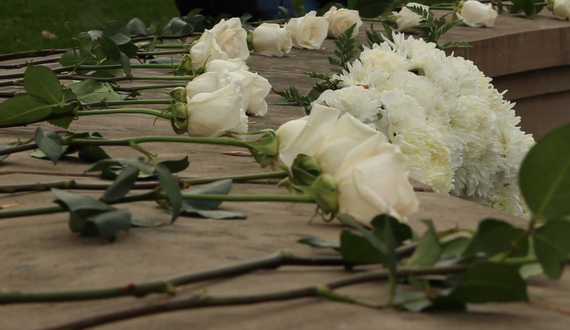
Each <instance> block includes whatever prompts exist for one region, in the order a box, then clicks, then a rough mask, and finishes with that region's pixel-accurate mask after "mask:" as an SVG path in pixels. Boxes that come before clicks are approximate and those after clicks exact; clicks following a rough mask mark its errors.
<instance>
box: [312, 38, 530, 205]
mask: <svg viewBox="0 0 570 330" xmlns="http://www.w3.org/2000/svg"><path fill="white" fill-rule="evenodd" d="M393 37H394V38H393V39H394V42H388V41H387V42H384V43H381V44H379V45H374V46H373V47H372V48H371V49H366V50H364V51H363V52H362V53H361V54H360V57H359V59H358V60H356V61H355V62H353V63H351V64H350V65H349V69H348V71H345V72H343V73H342V74H340V75H335V76H333V79H339V80H340V81H341V83H340V86H341V87H344V88H341V89H338V90H334V91H333V90H328V91H325V92H324V93H322V94H321V95H320V97H319V99H318V100H317V101H316V102H317V103H318V104H321V105H327V106H330V107H336V108H339V109H341V110H342V111H344V112H349V113H351V114H352V115H353V116H355V117H356V118H358V119H359V120H361V121H363V122H364V123H369V124H373V125H375V126H376V129H377V130H379V131H381V132H384V133H385V134H386V136H388V137H389V139H390V141H391V142H392V143H394V144H396V145H399V146H400V147H401V149H402V152H403V154H404V157H405V158H406V162H407V164H408V170H409V171H410V176H411V177H412V178H414V179H417V180H419V181H422V182H424V183H426V184H429V185H430V186H432V187H433V188H434V189H435V190H436V191H438V192H442V193H451V194H452V195H455V196H458V197H462V198H465V199H468V200H472V201H475V202H478V203H480V204H483V205H486V206H491V207H494V208H498V209H500V210H504V211H507V212H509V213H512V214H516V215H522V214H523V209H522V207H521V204H520V202H519V201H520V199H519V189H518V185H517V182H518V178H517V173H518V169H519V166H520V163H521V161H522V158H523V157H524V155H525V154H526V153H527V152H528V150H529V147H530V146H532V145H533V144H534V140H533V138H532V135H530V134H525V133H524V132H523V131H521V129H520V127H518V124H519V122H520V117H517V116H516V114H515V111H514V110H513V104H511V103H510V102H508V101H506V100H504V99H503V95H502V94H501V93H499V92H498V91H497V90H496V89H495V88H494V87H493V85H492V84H491V83H490V81H491V79H490V78H488V77H486V76H485V75H484V74H483V73H482V72H481V71H480V70H479V69H478V68H477V67H476V66H475V65H474V64H473V63H472V62H471V61H468V60H466V59H464V58H462V57H457V56H447V54H445V52H444V51H442V50H439V49H437V48H436V47H435V44H433V43H426V42H424V41H423V40H416V39H414V38H412V37H409V38H405V37H404V35H403V34H394V36H393Z"/></svg>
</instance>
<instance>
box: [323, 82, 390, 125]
mask: <svg viewBox="0 0 570 330" xmlns="http://www.w3.org/2000/svg"><path fill="white" fill-rule="evenodd" d="M317 103H320V104H324V105H326V106H328V107H332V108H337V109H340V110H341V111H342V112H343V113H344V112H348V113H350V114H351V115H353V116H354V117H356V118H357V119H359V120H360V121H361V122H363V123H365V124H370V123H373V124H375V123H376V122H377V121H378V114H379V112H380V107H381V106H382V102H381V101H380V100H379V99H378V98H376V97H375V93H374V92H373V91H372V90H370V89H367V88H365V87H363V86H360V85H358V86H350V87H346V88H342V89H337V90H334V91H333V90H327V91H324V92H323V93H322V94H321V95H320V96H319V98H318V99H317Z"/></svg>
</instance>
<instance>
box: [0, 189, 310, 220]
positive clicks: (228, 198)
mask: <svg viewBox="0 0 570 330" xmlns="http://www.w3.org/2000/svg"><path fill="white" fill-rule="evenodd" d="M166 198H167V196H166V194H165V193H152V192H151V193H146V194H140V195H134V196H127V197H123V198H121V199H119V200H117V201H114V202H112V203H109V204H120V203H128V202H139V201H149V200H159V199H166ZM182 198H183V199H186V200H201V201H224V202H291V203H314V200H313V198H312V197H311V196H309V195H219V194H182ZM65 211H66V209H65V208H64V207H62V206H59V205H51V206H43V207H36V208H28V209H15V210H14V209H7V210H0V219H4V218H17V217H25V216H31V215H38V214H51V213H58V212H65Z"/></svg>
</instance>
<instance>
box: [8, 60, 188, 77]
mask: <svg viewBox="0 0 570 330" xmlns="http://www.w3.org/2000/svg"><path fill="white" fill-rule="evenodd" d="M177 66H178V64H158V63H157V64H153V63H149V64H132V65H131V68H133V69H160V68H166V69H175V68H176V67H177ZM121 68H122V66H121V65H120V64H108V65H77V66H75V65H68V66H62V67H59V68H55V69H52V71H53V72H55V73H62V72H73V71H77V70H89V71H91V70H94V71H96V70H109V69H121ZM23 77H24V72H20V73H13V74H6V75H0V79H13V78H23Z"/></svg>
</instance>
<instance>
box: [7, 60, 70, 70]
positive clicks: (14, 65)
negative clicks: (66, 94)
mask: <svg viewBox="0 0 570 330" xmlns="http://www.w3.org/2000/svg"><path fill="white" fill-rule="evenodd" d="M57 61H59V58H49V59H46V60H39V61H34V65H38V64H47V63H53V62H57ZM28 65H30V63H29V62H24V63H18V64H2V65H0V69H4V70H12V69H21V68H25V67H27V66H28Z"/></svg>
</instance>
